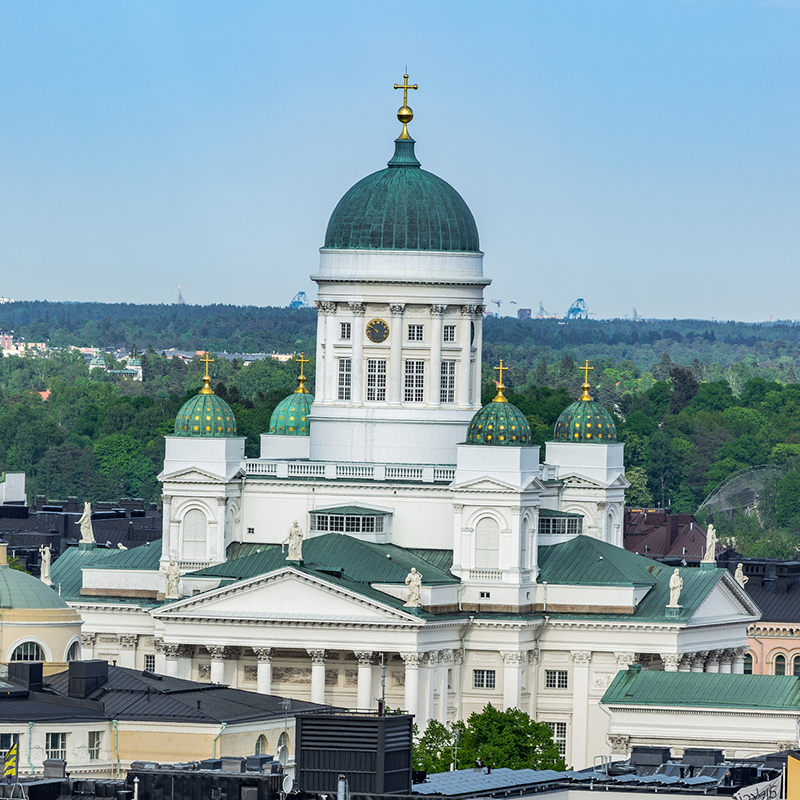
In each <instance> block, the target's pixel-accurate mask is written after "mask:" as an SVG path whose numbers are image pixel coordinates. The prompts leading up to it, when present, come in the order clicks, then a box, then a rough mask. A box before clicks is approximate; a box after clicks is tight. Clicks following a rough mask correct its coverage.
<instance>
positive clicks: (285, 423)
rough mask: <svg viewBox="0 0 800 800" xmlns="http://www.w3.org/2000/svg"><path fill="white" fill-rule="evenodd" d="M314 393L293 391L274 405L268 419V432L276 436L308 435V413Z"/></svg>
mask: <svg viewBox="0 0 800 800" xmlns="http://www.w3.org/2000/svg"><path fill="white" fill-rule="evenodd" d="M313 402H314V395H313V394H308V392H295V393H294V394H290V395H289V396H288V397H285V398H284V399H283V400H281V401H280V403H278V405H277V406H275V410H274V411H273V412H272V416H271V417H270V420H269V433H271V434H275V435H277V436H308V429H309V424H308V414H309V411H311V404H312V403H313Z"/></svg>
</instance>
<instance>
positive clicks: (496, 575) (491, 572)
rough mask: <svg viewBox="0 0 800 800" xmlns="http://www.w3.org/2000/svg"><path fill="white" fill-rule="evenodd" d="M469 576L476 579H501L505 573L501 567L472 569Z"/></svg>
mask: <svg viewBox="0 0 800 800" xmlns="http://www.w3.org/2000/svg"><path fill="white" fill-rule="evenodd" d="M469 576H470V578H472V580H474V581H501V580H503V573H502V572H500V570H499V569H471V570H470V571H469Z"/></svg>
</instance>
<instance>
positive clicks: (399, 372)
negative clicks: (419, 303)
mask: <svg viewBox="0 0 800 800" xmlns="http://www.w3.org/2000/svg"><path fill="white" fill-rule="evenodd" d="M405 308H406V304H405V303H389V310H390V311H391V312H392V328H391V331H390V333H389V340H390V342H389V345H390V347H389V370H390V375H389V405H393V406H399V405H400V404H401V403H402V399H403V311H405Z"/></svg>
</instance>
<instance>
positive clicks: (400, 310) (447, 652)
mask: <svg viewBox="0 0 800 800" xmlns="http://www.w3.org/2000/svg"><path fill="white" fill-rule="evenodd" d="M411 116H412V115H411V111H410V109H408V108H407V106H406V105H404V107H403V108H402V109H401V111H400V113H399V114H398V118H399V119H400V120H401V122H403V131H402V133H401V135H400V137H399V138H398V139H397V140H396V141H395V152H394V156H393V157H392V159H391V160H390V161H389V163H388V167H387V168H386V169H383V170H380V171H378V172H375V173H373V174H372V175H369V176H367V177H366V178H364V179H363V180H361V181H359V182H358V183H356V184H355V186H353V187H352V188H351V189H350V190H349V191H348V192H347V193H346V194H345V195H344V197H343V198H342V199H341V201H340V202H339V204H338V205H337V206H336V208H335V209H334V211H333V214H332V216H331V219H330V222H329V224H328V228H327V232H326V235H325V243H324V245H323V247H322V248H321V250H320V265H319V271H318V272H317V273H316V274H315V275H313V276H312V277H313V280H314V281H315V282H316V283H317V286H318V300H317V309H318V326H317V351H316V381H315V383H316V386H315V390H314V395H313V396H312V395H311V394H309V393H308V392H307V391H306V389H305V379H304V378H301V379H300V386H299V388H298V390H297V391H296V392H295V393H294V394H292V395H290V396H289V397H287V398H286V399H285V400H284V401H282V402H281V403H280V404H279V405H278V407H277V408H276V409H275V412H274V414H273V416H272V420H271V424H270V430H269V431H268V432H265V433H264V434H263V435H262V437H261V456H260V457H259V458H255V459H247V458H245V455H244V444H245V442H244V438H242V437H240V436H238V435H237V432H236V421H235V419H234V415H233V412H232V411H231V409H230V407H229V406H228V405H227V404H226V403H225V402H224V401H222V400H221V399H220V398H219V397H217V395H215V394H214V392H213V390H212V388H211V385H210V379H209V378H208V377H206V379H205V382H204V388H203V389H202V390H201V392H200V393H199V394H198V395H197V396H196V397H195V398H193V399H191V400H190V401H189V402H188V403H187V404H186V405H185V406H184V407H183V408H182V409H181V411H180V413H179V415H178V417H177V419H176V422H175V432H174V434H173V435H170V436H168V437H167V440H166V457H165V460H164V469H163V472H162V473H161V476H160V479H161V481H162V483H163V518H164V523H163V524H164V530H163V539H162V540H161V541H160V542H154V543H152V544H151V545H147V546H144V547H139V548H136V549H134V550H129V551H110V550H106V549H102V548H96V547H93V546H92V545H91V544H90V543H85V544H83V545H81V547H79V548H75V549H71V550H69V551H68V552H67V553H65V554H64V555H63V556H62V557H61V558H60V559H59V560H58V561H57V562H56V563H55V565H54V567H53V574H52V581H53V584H54V585H56V586H60V589H61V592H62V596H63V597H64V598H65V599H66V600H67V602H68V603H69V605H70V606H72V607H73V608H75V609H76V610H78V612H79V613H80V615H81V617H82V619H83V621H84V622H83V629H82V636H81V644H82V652H83V657H84V658H106V659H109V660H111V661H116V662H117V663H118V664H119V665H120V666H129V667H135V668H141V669H151V670H155V671H159V672H164V673H166V674H169V675H175V676H179V677H185V678H191V679H194V680H207V681H213V682H224V683H228V684H230V685H231V686H234V687H238V688H243V689H251V690H253V691H258V692H268V693H273V694H281V695H285V696H289V697H295V698H299V699H304V700H312V701H315V702H325V703H332V704H336V705H340V706H346V707H350V708H359V709H366V708H375V707H376V704H377V702H378V699H379V698H381V697H383V698H384V699H385V702H386V704H387V706H389V707H392V708H404V709H407V710H408V711H410V712H413V713H414V714H416V715H417V720H418V722H419V723H420V725H421V727H424V724H425V722H426V720H428V719H438V720H441V721H450V720H453V719H457V718H462V717H466V716H468V715H469V714H470V713H471V712H473V711H479V710H481V709H482V708H483V707H484V706H485V705H486V704H487V703H492V704H494V705H495V706H497V707H500V708H509V707H518V708H521V709H523V710H525V711H527V712H529V713H530V714H531V715H533V716H534V717H535V718H536V719H538V720H540V721H544V722H547V723H548V724H549V725H550V726H551V728H552V729H553V731H554V735H555V737H556V740H557V741H558V743H559V745H560V746H561V748H562V752H563V753H564V754H565V757H566V759H567V762H568V763H569V764H572V765H573V766H575V767H576V768H580V767H584V766H586V765H588V764H591V763H592V761H593V758H594V757H595V756H596V755H600V754H605V753H607V752H608V745H607V742H606V731H607V728H608V719H607V717H606V715H605V713H604V709H602V708H601V707H600V705H599V700H600V698H601V697H602V695H603V693H604V691H605V690H606V689H607V687H608V686H609V684H610V682H611V680H612V679H613V677H614V676H615V675H616V673H617V671H618V670H619V669H620V668H626V667H627V666H628V665H630V664H632V663H634V662H638V663H640V664H642V665H643V666H644V668H645V669H656V670H667V671H676V670H686V671H689V670H691V671H704V670H705V671H708V672H742V670H743V657H744V654H745V652H746V643H747V625H748V624H749V623H752V622H753V621H755V620H756V619H758V617H759V611H758V609H757V608H756V607H755V606H754V605H753V603H752V602H751V601H750V600H749V598H748V596H747V595H746V594H745V592H744V591H743V590H742V589H741V588H740V587H739V586H738V584H737V583H736V582H735V581H734V580H732V578H731V576H730V575H729V573H728V572H727V571H726V570H723V569H709V570H705V571H701V570H697V569H683V570H681V577H682V579H683V589H682V591H681V594H680V599H679V607H678V608H667V604H668V602H669V578H670V575H671V573H672V570H670V569H668V568H666V567H663V566H662V565H660V564H658V563H656V562H653V561H650V560H648V559H646V558H643V557H640V556H637V555H635V554H632V553H629V552H627V551H625V550H624V549H623V548H622V521H623V507H624V497H625V489H626V487H627V486H628V484H627V482H626V480H625V468H624V463H623V444H622V443H620V442H618V441H617V439H616V431H615V428H614V423H613V420H612V419H611V417H610V415H609V414H608V413H607V412H606V411H605V410H604V409H603V407H602V406H601V405H600V404H599V403H596V402H595V401H593V400H592V399H591V397H590V395H589V393H588V392H589V388H590V387H589V385H588V382H585V383H584V392H583V395H582V397H581V398H580V399H579V400H578V401H577V402H575V403H573V404H572V405H571V406H569V408H567V409H566V410H565V411H564V413H563V414H562V415H561V418H560V419H559V421H558V424H557V425H556V428H555V431H554V435H553V440H552V441H550V442H548V443H547V445H546V447H545V452H544V459H542V458H541V457H540V448H539V447H538V446H535V445H533V444H531V433H530V427H529V425H528V422H527V420H526V419H525V417H524V416H523V414H522V413H521V412H520V411H519V410H518V409H516V408H515V407H514V406H513V405H512V404H511V403H509V402H508V401H507V400H506V399H505V397H504V396H503V388H504V387H503V376H502V372H503V371H502V369H501V370H500V376H499V377H500V379H499V381H498V384H499V385H498V396H497V397H496V398H495V399H494V401H493V402H491V403H489V404H488V405H486V406H484V407H481V403H480V387H481V336H482V319H483V314H484V306H483V302H484V301H483V292H484V289H485V287H486V286H487V285H488V284H489V280H488V279H487V278H485V277H484V274H483V253H482V252H481V250H480V247H479V240H478V230H477V227H476V224H475V220H474V219H473V216H472V214H471V212H470V210H469V208H468V207H467V205H466V203H465V202H464V200H463V199H462V198H461V196H460V195H459V194H458V193H457V192H456V190H455V189H453V187H452V186H450V185H449V184H448V183H446V182H445V181H443V180H442V179H441V178H438V177H436V176H435V175H433V174H431V173H429V172H426V171H425V170H422V169H421V167H420V162H419V161H418V160H417V158H416V154H415V142H414V140H413V139H411V138H410V137H409V136H408V132H407V129H406V123H407V122H409V121H410V119H411ZM303 366H304V363H301V364H300V368H301V374H302V368H303ZM501 366H502V365H501ZM587 374H588V373H587ZM295 523H296V524H297V527H294V525H295ZM293 527H294V531H295V534H294V537H295V538H297V529H298V528H299V531H300V533H301V534H302V539H303V541H302V544H301V553H300V554H299V555H300V557H299V558H298V557H297V556H298V553H297V552H296V549H297V548H296V545H297V542H296V541H290V542H289V549H288V550H287V549H286V547H285V545H284V542H285V541H286V540H287V535H288V534H289V532H290V530H292V529H293ZM290 538H292V537H290ZM412 569H413V570H414V571H415V573H418V574H419V575H420V576H421V582H422V585H421V587H420V589H419V592H418V594H419V598H418V601H417V599H416V597H415V592H416V590H415V587H414V586H413V583H414V579H413V578H412V579H409V577H408V576H409V575H410V574H413V573H412ZM407 580H408V583H407ZM409 583H410V584H412V585H411V587H410V588H409ZM617 738H618V739H619V740H620V741H617V743H616V745H617V749H618V750H620V751H621V752H624V751H625V749H626V748H627V743H626V742H625V741H624V737H617ZM270 746H272V743H270Z"/></svg>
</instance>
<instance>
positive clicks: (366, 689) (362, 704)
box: [355, 651, 372, 710]
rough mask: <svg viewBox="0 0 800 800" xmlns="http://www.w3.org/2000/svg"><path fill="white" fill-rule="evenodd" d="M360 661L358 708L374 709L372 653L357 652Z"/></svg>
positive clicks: (356, 655)
mask: <svg viewBox="0 0 800 800" xmlns="http://www.w3.org/2000/svg"><path fill="white" fill-rule="evenodd" d="M355 657H356V659H357V660H358V699H357V700H356V708H359V709H362V710H364V709H368V708H372V651H370V652H357V653H355Z"/></svg>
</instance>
